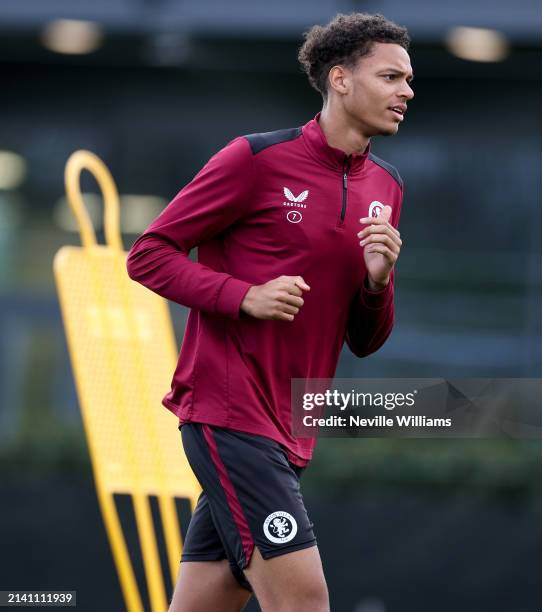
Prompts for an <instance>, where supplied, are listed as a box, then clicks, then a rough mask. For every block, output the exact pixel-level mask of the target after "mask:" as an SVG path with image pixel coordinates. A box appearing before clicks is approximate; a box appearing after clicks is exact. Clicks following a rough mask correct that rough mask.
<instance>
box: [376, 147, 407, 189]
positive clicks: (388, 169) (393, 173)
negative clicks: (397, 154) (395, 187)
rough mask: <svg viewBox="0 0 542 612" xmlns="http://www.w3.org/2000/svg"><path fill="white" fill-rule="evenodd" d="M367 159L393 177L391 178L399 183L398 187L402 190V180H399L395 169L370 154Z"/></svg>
mask: <svg viewBox="0 0 542 612" xmlns="http://www.w3.org/2000/svg"><path fill="white" fill-rule="evenodd" d="M369 159H370V160H371V161H373V162H374V163H375V164H378V165H379V166H380V167H381V168H384V170H386V172H389V173H390V174H391V175H392V176H393V178H394V179H395V180H396V181H397V182H398V183H399V187H401V189H402V188H403V179H402V178H401V176H400V175H399V172H397V169H396V168H395V167H394V166H392V165H391V164H388V162H385V161H384V160H383V159H380V157H377V156H376V155H373V154H372V153H369Z"/></svg>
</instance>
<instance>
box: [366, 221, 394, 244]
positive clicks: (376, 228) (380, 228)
mask: <svg viewBox="0 0 542 612" xmlns="http://www.w3.org/2000/svg"><path fill="white" fill-rule="evenodd" d="M375 232H377V233H381V232H385V233H386V234H388V235H389V236H391V237H392V238H393V239H394V240H395V241H396V242H397V244H402V241H401V234H400V233H399V232H398V231H397V230H396V229H395V228H394V227H393V226H392V225H389V224H388V225H369V226H367V227H366V228H365V229H363V230H361V232H358V234H357V235H358V238H365V237H366V236H368V235H369V234H374V233H375Z"/></svg>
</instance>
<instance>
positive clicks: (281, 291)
mask: <svg viewBox="0 0 542 612" xmlns="http://www.w3.org/2000/svg"><path fill="white" fill-rule="evenodd" d="M303 291H310V287H309V286H308V285H307V283H306V282H305V281H304V280H303V277H301V276H279V277H278V278H274V279H273V280H270V281H268V282H267V283H265V284H264V285H253V286H252V287H251V288H250V289H249V290H248V291H247V293H246V295H245V297H244V299H243V301H242V302H241V310H242V311H243V312H246V313H247V314H248V315H250V316H251V317H255V318H256V319H276V320H278V321H293V320H294V316H295V315H296V314H297V313H298V312H299V309H300V308H301V306H303V304H304V301H303V298H302V297H301V296H302V295H303Z"/></svg>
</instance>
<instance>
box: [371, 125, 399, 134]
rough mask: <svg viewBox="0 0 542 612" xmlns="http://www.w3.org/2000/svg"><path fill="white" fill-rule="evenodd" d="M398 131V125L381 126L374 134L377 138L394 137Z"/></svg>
mask: <svg viewBox="0 0 542 612" xmlns="http://www.w3.org/2000/svg"><path fill="white" fill-rule="evenodd" d="M398 131H399V124H398V123H397V124H396V125H389V124H388V125H385V126H384V125H383V126H381V127H380V129H379V131H378V132H377V133H376V134H375V135H378V136H395V134H397V132H398Z"/></svg>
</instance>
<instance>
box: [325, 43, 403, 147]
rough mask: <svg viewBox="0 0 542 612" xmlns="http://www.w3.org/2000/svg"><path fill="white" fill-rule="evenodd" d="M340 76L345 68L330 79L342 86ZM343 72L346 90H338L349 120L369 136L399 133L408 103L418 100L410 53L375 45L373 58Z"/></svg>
mask: <svg viewBox="0 0 542 612" xmlns="http://www.w3.org/2000/svg"><path fill="white" fill-rule="evenodd" d="M333 70H336V69H332V72H333ZM340 73H341V69H339V71H338V72H336V73H335V75H333V74H330V78H331V79H334V78H336V79H338V81H337V82H336V83H338V84H341V76H340ZM342 73H343V76H342V86H343V88H344V91H343V90H341V89H340V88H339V89H336V91H337V92H338V93H341V94H342V95H341V96H340V99H341V101H342V105H343V109H344V111H345V113H346V114H347V116H348V118H349V120H350V121H352V122H353V123H354V124H356V125H357V126H358V127H359V128H360V129H361V131H362V132H363V133H364V134H365V135H366V136H368V137H371V136H377V135H388V136H389V135H393V134H396V133H397V131H398V130H399V125H400V123H401V122H402V121H403V120H404V116H405V113H406V107H407V103H408V101H409V100H411V99H412V98H413V97H414V92H413V91H412V88H411V87H410V82H411V81H412V79H413V73H412V66H411V65H410V57H409V55H408V53H407V51H406V50H405V49H403V47H401V46H400V45H396V44H393V43H374V44H373V47H372V50H371V53H370V55H366V56H364V57H362V58H360V59H359V60H358V62H357V64H356V66H355V67H354V69H353V70H349V69H348V68H343V70H342ZM392 108H395V109H396V110H391V109H392Z"/></svg>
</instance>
